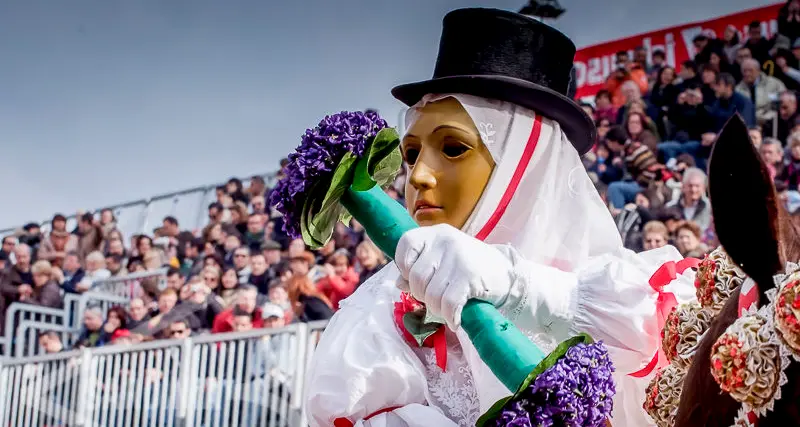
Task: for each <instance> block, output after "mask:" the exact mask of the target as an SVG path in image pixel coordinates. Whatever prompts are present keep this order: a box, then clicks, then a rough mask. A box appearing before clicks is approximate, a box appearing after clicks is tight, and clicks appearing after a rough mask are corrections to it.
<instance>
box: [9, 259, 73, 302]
mask: <svg viewBox="0 0 800 427" xmlns="http://www.w3.org/2000/svg"><path fill="white" fill-rule="evenodd" d="M55 271H56V268H54V267H53V266H52V265H50V262H49V261H44V260H42V261H36V262H35V263H34V264H33V266H32V267H31V275H32V276H33V290H32V292H31V293H30V294H20V297H19V300H20V301H21V302H25V303H28V304H35V305H41V306H45V307H52V308H61V307H62V306H63V301H62V300H61V288H60V287H59V286H58V283H57V282H56V281H55V278H54V274H55Z"/></svg>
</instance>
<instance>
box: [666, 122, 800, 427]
mask: <svg viewBox="0 0 800 427" xmlns="http://www.w3.org/2000/svg"><path fill="white" fill-rule="evenodd" d="M708 169H709V197H710V199H711V210H712V214H713V216H714V223H715V228H716V232H717V235H718V237H719V242H720V244H721V245H722V247H723V248H724V249H725V251H726V252H727V253H728V255H729V256H730V258H731V259H732V260H733V262H734V263H735V264H736V265H738V266H739V268H741V269H742V271H744V272H745V273H746V274H747V275H748V276H749V277H750V278H751V279H753V280H754V281H755V282H756V284H757V285H758V292H759V304H760V305H764V304H767V303H768V299H767V297H766V295H765V292H766V291H768V290H769V289H772V288H774V287H775V284H774V283H773V275H775V274H776V273H781V272H783V271H784V265H785V263H786V262H787V261H794V262H797V261H798V260H800V232H799V231H798V227H797V225H796V224H795V223H794V222H793V221H792V220H791V219H790V218H789V215H788V214H787V213H786V211H785V210H784V209H783V207H782V206H781V203H780V201H779V200H778V197H777V194H776V191H775V187H774V185H773V183H772V179H771V178H770V176H769V173H768V172H767V168H766V165H765V164H764V163H763V161H762V160H761V157H760V156H759V154H758V152H757V151H756V149H755V148H754V147H753V145H752V142H751V141H750V138H749V135H748V132H747V127H746V126H745V124H744V121H743V120H742V119H741V117H739V116H735V117H733V118H731V119H730V120H729V121H728V123H727V124H726V125H725V127H724V128H723V130H722V131H721V132H720V134H719V136H718V139H717V142H716V143H715V145H714V149H713V151H712V154H711V159H710V161H709V166H708ZM738 308H739V289H737V290H735V291H734V292H733V293H732V295H731V297H730V298H729V299H728V301H727V303H726V304H725V306H724V307H723V309H722V310H721V311H720V313H719V314H718V315H717V317H716V318H715V319H714V321H713V322H712V323H711V326H710V327H709V330H708V331H707V332H706V334H705V336H704V337H703V339H702V341H701V342H700V345H699V346H698V348H697V352H696V353H695V356H694V359H693V360H694V362H693V363H692V365H691V367H690V368H689V371H688V374H687V375H686V379H685V381H684V385H683V392H682V394H681V399H680V406H679V408H678V413H677V416H676V418H675V426H676V427H684V426H687V427H729V426H731V425H732V424H733V421H734V418H735V417H736V414H737V411H738V410H739V409H740V408H741V404H740V403H739V402H736V401H735V400H734V399H733V398H731V397H730V396H729V395H728V394H726V393H725V392H723V391H722V390H721V389H720V387H719V385H718V384H717V382H716V381H715V380H714V378H713V377H712V375H711V366H710V365H711V358H710V356H711V349H712V346H713V345H714V343H715V342H716V340H717V338H718V337H719V336H720V335H722V334H723V333H724V332H725V330H726V328H727V327H728V326H730V325H731V324H732V323H733V322H734V321H735V320H736V319H737V318H738ZM786 374H787V376H788V378H789V382H788V384H786V385H784V386H783V388H782V393H783V397H782V398H781V399H780V400H778V401H776V402H775V408H774V411H771V412H769V413H768V414H767V415H765V416H763V417H761V418H759V420H758V427H768V426H779V425H780V426H788V425H800V410H799V409H800V364H798V363H793V364H792V365H790V366H789V368H788V369H787V371H786Z"/></svg>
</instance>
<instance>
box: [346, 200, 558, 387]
mask: <svg viewBox="0 0 800 427" xmlns="http://www.w3.org/2000/svg"><path fill="white" fill-rule="evenodd" d="M340 201H341V203H342V205H343V206H344V207H345V208H346V209H347V210H348V211H349V212H350V214H351V215H352V216H353V217H354V218H355V219H356V220H357V221H358V222H359V223H361V225H362V226H363V227H364V230H366V232H367V234H368V235H369V237H370V239H372V241H373V242H374V243H375V245H376V246H378V247H379V248H380V249H381V250H382V251H383V253H385V254H386V255H387V256H389V257H391V258H394V255H395V252H396V250H397V244H398V242H399V241H400V237H401V236H402V235H403V233H405V232H406V231H409V230H411V229H414V228H416V227H418V225H417V224H416V223H415V222H414V220H413V219H412V218H411V216H410V215H409V214H408V212H407V211H406V209H405V208H404V207H403V206H402V205H400V204H399V203H397V202H396V201H395V200H392V198H390V197H389V196H388V195H387V194H386V193H384V192H383V190H381V189H380V188H379V187H378V186H377V185H373V186H372V187H370V188H369V189H366V190H364V191H359V190H356V189H354V188H353V187H350V188H349V189H348V190H347V191H346V192H345V193H344V195H343V196H342V198H341V200H340ZM461 327H462V328H464V331H465V332H466V333H467V336H469V338H470V341H472V344H473V346H474V347H475V350H477V352H478V355H480V357H481V360H483V362H484V363H486V365H487V366H488V367H489V369H491V370H492V372H493V373H494V375H495V376H496V377H497V378H498V379H499V380H500V382H502V383H503V385H505V386H506V387H507V388H508V389H509V390H510V391H511V392H512V393H515V392H517V390H518V389H519V386H520V385H521V384H522V382H523V381H525V378H527V376H528V374H530V373H531V371H533V369H534V368H535V367H536V365H538V364H539V362H541V361H542V360H543V359H544V357H545V355H544V353H542V351H541V350H540V349H539V347H537V346H536V345H535V344H533V343H532V342H531V341H530V340H529V339H528V338H527V337H526V336H525V335H524V334H523V333H522V332H521V331H520V330H519V329H517V327H516V326H514V324H513V323H511V322H509V321H508V319H506V318H505V317H503V315H502V314H500V312H499V311H497V308H495V307H494V306H493V305H492V304H489V303H487V302H484V301H480V300H470V301H468V302H467V304H466V305H465V306H464V309H463V311H462V313H461Z"/></svg>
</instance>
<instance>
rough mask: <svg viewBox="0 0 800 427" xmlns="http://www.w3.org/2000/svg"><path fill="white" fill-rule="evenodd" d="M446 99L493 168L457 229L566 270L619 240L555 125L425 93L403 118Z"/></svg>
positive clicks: (510, 109) (471, 100)
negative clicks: (461, 113) (474, 131)
mask: <svg viewBox="0 0 800 427" xmlns="http://www.w3.org/2000/svg"><path fill="white" fill-rule="evenodd" d="M448 97H452V98H455V99H456V100H458V102H459V103H461V105H462V106H463V107H464V109H465V110H466V111H467V113H468V114H469V115H470V117H471V118H472V121H473V122H474V123H475V127H477V128H478V131H479V133H480V135H481V140H482V141H483V143H484V144H485V145H486V147H487V148H488V150H489V152H490V153H491V155H492V158H493V159H494V161H495V164H496V165H495V168H494V171H493V172H492V175H491V177H490V178H489V182H488V184H487V186H486V188H485V189H484V192H483V195H482V196H481V198H480V200H479V201H478V204H477V205H476V207H475V209H474V210H473V212H472V214H471V215H470V218H469V219H468V220H467V223H466V224H465V225H464V227H463V228H462V230H463V231H464V232H466V233H467V234H469V235H471V236H475V237H477V238H479V239H481V240H483V241H485V242H486V243H492V244H511V245H512V246H514V247H515V248H516V249H517V250H518V251H520V253H521V254H522V255H523V256H524V257H525V258H526V259H528V260H530V261H535V262H540V263H544V264H548V265H552V266H554V267H558V268H560V269H562V270H565V271H572V270H574V269H575V268H577V267H578V266H580V265H582V264H584V263H585V262H586V261H587V260H588V259H589V258H590V257H593V256H596V255H600V254H603V253H608V252H611V251H616V250H618V249H620V248H621V247H622V240H621V238H620V235H619V232H618V231H617V228H616V226H615V224H614V221H613V220H612V218H611V215H610V214H609V211H608V208H607V207H606V206H605V205H604V204H603V201H602V199H601V198H600V196H599V194H598V193H597V191H596V190H595V188H594V185H593V184H592V182H591V180H590V179H589V176H588V175H587V174H586V171H585V169H584V166H583V164H582V162H581V159H580V157H579V156H578V153H577V151H575V149H574V148H573V147H572V144H571V143H570V142H569V141H568V140H567V137H566V135H565V134H564V132H563V131H562V130H561V127H560V126H559V124H558V123H557V122H555V121H553V120H550V119H547V118H544V117H542V116H537V115H536V114H535V113H534V112H533V111H531V110H528V109H526V108H523V107H521V106H519V105H515V104H511V103H509V102H503V101H496V100H489V99H485V98H479V97H476V96H471V95H461V94H444V95H427V96H425V97H424V98H423V99H422V100H421V101H420V102H419V103H417V104H416V105H415V106H413V107H411V108H410V109H409V110H408V112H407V114H406V120H405V121H406V123H405V124H406V126H405V128H406V129H409V128H410V127H411V125H413V123H414V122H415V121H416V120H417V118H419V109H420V108H422V107H423V106H424V105H425V104H427V103H430V102H436V101H439V100H442V99H444V98H448Z"/></svg>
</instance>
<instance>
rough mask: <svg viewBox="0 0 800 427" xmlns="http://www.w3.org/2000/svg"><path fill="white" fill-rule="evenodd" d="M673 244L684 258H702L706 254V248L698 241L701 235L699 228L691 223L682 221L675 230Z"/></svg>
mask: <svg viewBox="0 0 800 427" xmlns="http://www.w3.org/2000/svg"><path fill="white" fill-rule="evenodd" d="M676 236H677V237H676V240H675V243H676V245H677V246H678V251H680V253H681V255H683V256H684V257H687V258H689V257H691V258H702V257H703V256H704V255H705V254H707V253H708V251H709V249H708V247H707V246H706V245H705V244H704V243H702V242H701V241H700V238H701V236H702V233H701V231H700V227H698V226H697V224H695V223H694V222H692V221H684V222H683V223H681V224H679V225H678V227H677V230H676Z"/></svg>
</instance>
